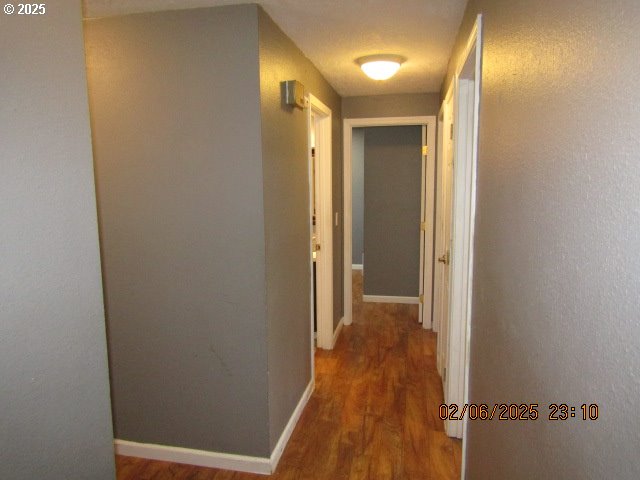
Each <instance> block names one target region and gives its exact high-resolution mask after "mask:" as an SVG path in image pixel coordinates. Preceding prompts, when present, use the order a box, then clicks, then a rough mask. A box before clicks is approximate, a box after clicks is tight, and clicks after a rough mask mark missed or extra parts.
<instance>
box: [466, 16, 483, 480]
mask: <svg viewBox="0 0 640 480" xmlns="http://www.w3.org/2000/svg"><path fill="white" fill-rule="evenodd" d="M482 25H483V21H482V14H478V16H477V17H476V22H475V25H474V29H473V31H472V33H471V37H472V38H471V39H470V41H469V43H472V42H473V43H474V44H475V45H474V46H475V57H476V58H475V65H474V67H475V72H474V76H475V82H474V103H473V138H472V152H471V161H472V165H471V178H470V183H471V190H472V191H471V192H470V209H469V218H468V222H469V245H468V248H469V257H468V271H467V275H468V282H469V284H468V289H467V298H466V301H467V318H466V322H465V328H464V332H463V334H462V335H463V338H464V355H465V358H464V370H463V378H464V379H463V392H464V393H463V401H464V402H465V403H466V402H468V401H469V366H470V360H471V358H470V350H471V305H472V293H473V289H472V286H473V250H474V238H475V225H476V222H475V216H476V187H477V172H478V142H479V131H480V97H481V86H482V41H483V37H482V35H483V33H482V30H483V27H482ZM474 33H475V35H474ZM474 36H475V39H473V37H474ZM470 51H471V49H470V48H468V50H467V52H470ZM467 56H468V53H467ZM463 64H464V63H463ZM462 428H463V439H462V477H461V480H465V468H466V454H467V442H466V438H467V428H468V419H467V417H464V419H463V422H462Z"/></svg>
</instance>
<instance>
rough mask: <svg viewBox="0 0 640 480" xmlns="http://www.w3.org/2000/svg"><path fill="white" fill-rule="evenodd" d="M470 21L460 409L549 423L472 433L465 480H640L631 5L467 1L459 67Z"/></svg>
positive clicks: (638, 119) (638, 135) (638, 199)
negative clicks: (556, 417)
mask: <svg viewBox="0 0 640 480" xmlns="http://www.w3.org/2000/svg"><path fill="white" fill-rule="evenodd" d="M477 12H482V13H483V14H484V20H485V31H484V34H485V40H484V59H483V65H484V67H483V76H482V81H483V92H482V98H481V116H480V152H479V163H478V197H477V220H476V237H475V254H474V258H475V265H474V289H473V319H472V326H471V372H470V398H469V401H470V402H472V403H481V402H486V403H488V404H492V403H494V402H504V401H506V402H509V403H511V402H518V403H520V402H523V403H529V402H535V403H539V404H540V407H541V412H542V415H541V419H540V420H538V421H535V422H531V421H529V422H495V421H493V422H469V425H468V427H469V431H468V450H467V478H468V479H469V480H475V479H486V478H491V479H498V480H499V479H513V478H519V479H539V478H563V479H564V478H567V479H568V478H581V479H600V478H616V479H636V478H639V477H640V462H639V461H638V446H639V445H640V433H639V432H640V420H639V417H638V408H639V407H640V347H639V345H640V321H639V314H638V312H639V311H640V296H639V295H638V292H639V291H640V257H639V256H638V254H637V251H638V246H640V208H639V205H640V161H638V158H639V156H640V110H639V109H638V105H640V90H639V89H638V85H637V80H638V78H640V63H639V62H638V51H640V30H638V24H639V22H640V3H638V2H637V1H636V0H610V1H600V0H598V1H596V0H581V1H574V2H557V1H555V0H538V1H536V2H528V1H513V0H486V1H480V0H478V1H473V0H472V1H471V2H470V4H469V6H468V8H467V12H466V14H465V17H464V21H463V26H462V28H461V31H460V36H459V38H458V42H457V46H456V49H455V52H456V53H455V55H454V61H455V60H457V56H458V52H460V51H461V48H462V45H463V44H464V43H465V42H466V38H467V36H468V33H469V31H470V29H471V25H472V22H473V21H474V19H475V15H476V13H477ZM452 65H453V63H452ZM552 402H565V403H568V404H569V405H573V406H577V407H578V411H577V412H576V413H578V414H580V411H579V406H580V405H581V404H583V403H588V404H590V403H597V404H598V405H599V406H600V418H599V419H598V420H597V421H587V422H584V421H582V420H577V419H569V420H568V421H566V422H561V423H552V422H549V421H548V420H546V417H547V415H548V408H547V406H548V404H549V403H552Z"/></svg>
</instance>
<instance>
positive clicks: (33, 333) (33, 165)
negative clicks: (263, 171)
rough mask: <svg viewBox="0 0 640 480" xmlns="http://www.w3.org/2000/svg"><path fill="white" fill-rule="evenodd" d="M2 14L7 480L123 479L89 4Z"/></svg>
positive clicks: (0, 464)
mask: <svg viewBox="0 0 640 480" xmlns="http://www.w3.org/2000/svg"><path fill="white" fill-rule="evenodd" d="M48 7H49V8H48V9H47V13H46V15H41V16H38V17H37V18H34V17H30V16H26V15H25V16H22V15H17V14H16V15H13V16H8V15H5V14H4V13H3V14H2V15H1V16H0V44H2V46H3V48H2V49H1V50H0V64H1V65H2V75H0V92H1V93H0V97H1V101H0V132H2V134H1V136H2V141H1V142H0V159H1V160H0V171H1V172H2V174H1V175H0V205H1V207H0V225H2V227H1V228H0V252H2V253H1V256H2V268H0V384H1V385H2V387H1V388H0V405H1V406H2V407H1V409H2V414H1V415H0V445H2V453H0V477H1V478H6V479H12V480H20V479H24V480H31V479H34V478H41V479H47V480H49V479H51V480H67V479H72V478H73V479H103V480H107V479H113V478H114V477H115V469H114V461H113V443H112V440H113V436H112V431H111V415H110V411H109V383H108V372H107V352H106V339H105V327H104V312H103V307H102V285H101V279H100V255H99V250H98V231H97V221H96V210H95V208H96V207H95V205H96V203H95V191H94V183H93V165H92V160H91V137H90V132H89V114H88V109H87V94H86V78H85V69H84V54H83V49H82V22H81V18H82V14H81V10H80V2H74V1H61V2H56V5H48Z"/></svg>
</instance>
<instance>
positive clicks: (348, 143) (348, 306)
mask: <svg viewBox="0 0 640 480" xmlns="http://www.w3.org/2000/svg"><path fill="white" fill-rule="evenodd" d="M409 125H413V126H419V127H422V137H421V138H422V147H421V149H420V152H419V155H420V157H421V162H422V166H421V173H420V216H419V218H417V219H416V232H417V235H419V239H420V258H419V259H418V260H417V263H418V264H419V265H418V266H419V269H418V270H419V274H418V278H416V282H417V283H418V284H419V287H418V296H417V298H416V302H413V303H418V304H419V321H420V322H421V323H422V324H423V327H424V328H427V329H429V328H431V324H432V309H431V305H432V285H433V215H434V189H435V156H434V150H435V148H434V147H435V137H436V135H435V126H436V118H435V116H422V117H388V118H359V119H345V120H344V177H343V183H344V191H343V200H344V324H345V325H350V324H351V323H352V321H353V297H352V293H353V292H352V269H353V265H354V263H355V264H356V265H359V263H358V261H357V259H356V261H355V262H354V259H353V233H352V227H353V197H352V190H353V188H352V175H353V157H352V154H353V129H354V128H360V127H391V126H409ZM365 257H366V255H365ZM356 268H357V267H356ZM407 300H409V299H407ZM382 301H384V299H383V300H382Z"/></svg>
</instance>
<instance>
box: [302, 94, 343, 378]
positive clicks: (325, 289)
mask: <svg viewBox="0 0 640 480" xmlns="http://www.w3.org/2000/svg"><path fill="white" fill-rule="evenodd" d="M308 100H309V107H308V110H307V114H308V117H307V121H308V131H309V197H310V198H309V206H310V209H309V210H310V211H309V220H310V232H309V233H310V238H309V248H310V249H311V281H312V291H311V296H312V312H311V316H312V322H311V327H312V328H311V334H312V336H313V329H314V323H315V329H316V331H317V338H316V340H317V342H316V344H317V346H318V348H322V349H329V350H330V349H332V348H333V346H334V344H335V339H336V334H335V333H336V329H334V326H333V222H332V217H333V215H332V203H331V196H332V190H331V188H332V187H331V172H332V166H331V110H330V109H329V107H327V106H326V105H325V104H324V103H322V102H321V101H320V100H319V99H318V98H316V97H315V96H313V95H311V94H309V97H308ZM314 286H315V289H314V288H313V287H314ZM314 297H315V299H314ZM314 307H315V308H314ZM313 319H315V322H314V321H313ZM311 344H312V345H313V344H314V339H313V338H312V341H311ZM312 350H313V349H312ZM311 362H312V366H313V351H312V360H311Z"/></svg>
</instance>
